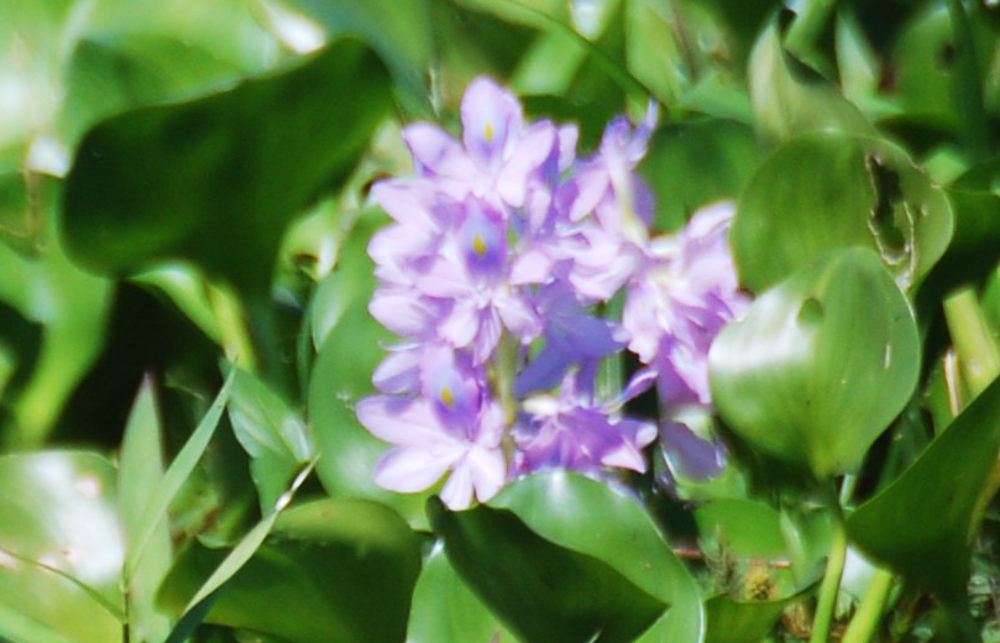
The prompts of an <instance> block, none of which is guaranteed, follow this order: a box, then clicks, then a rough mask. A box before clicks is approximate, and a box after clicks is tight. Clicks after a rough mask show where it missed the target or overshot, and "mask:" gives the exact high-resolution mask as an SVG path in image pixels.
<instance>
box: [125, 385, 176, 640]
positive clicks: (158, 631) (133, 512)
mask: <svg viewBox="0 0 1000 643" xmlns="http://www.w3.org/2000/svg"><path fill="white" fill-rule="evenodd" d="M160 435H161V429H160V420H159V417H158V414H157V404H156V398H155V397H154V392H153V384H152V381H151V380H150V379H149V378H148V377H147V378H146V379H144V380H143V383H142V388H140V389H139V395H138V396H137V397H136V400H135V404H134V405H133V406H132V412H131V413H130V414H129V419H128V423H127V424H126V426H125V436H124V437H123V439H122V447H121V457H120V460H119V463H118V513H119V515H120V516H121V521H122V528H123V531H124V533H125V543H126V547H127V549H128V550H129V551H131V550H132V549H133V548H134V547H135V546H136V544H137V538H138V537H139V535H140V530H141V528H142V519H143V514H144V510H145V508H146V503H147V502H148V500H149V498H150V497H151V496H152V495H153V494H154V493H155V491H156V487H157V486H158V485H159V484H160V482H161V480H162V479H163V453H162V447H161V445H160ZM170 562H171V548H170V529H169V525H168V523H167V517H166V515H161V516H160V519H159V521H158V522H157V523H156V526H155V528H154V531H153V533H152V534H151V535H150V537H149V542H148V544H147V545H146V555H145V556H143V557H142V558H141V559H140V560H139V562H138V564H137V565H136V566H135V568H134V569H131V570H130V572H131V576H129V577H126V578H123V582H124V586H125V591H126V598H127V600H128V615H129V619H128V628H129V637H130V639H134V640H136V641H162V640H163V639H164V638H166V636H167V634H168V633H169V631H170V621H169V620H168V619H167V617H166V616H165V615H164V614H161V613H159V611H158V610H157V609H156V605H155V597H156V589H157V588H158V587H159V586H160V583H161V582H162V581H163V578H164V577H165V576H166V574H167V570H168V569H169V568H170Z"/></svg>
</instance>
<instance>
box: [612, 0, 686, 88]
mask: <svg viewBox="0 0 1000 643" xmlns="http://www.w3.org/2000/svg"><path fill="white" fill-rule="evenodd" d="M679 23H680V21H679V20H677V15H676V13H675V12H674V11H673V10H672V9H670V7H669V5H668V3H666V2H659V1H657V0H627V1H626V5H625V33H626V38H625V57H626V60H627V62H628V70H629V71H630V72H632V74H634V75H635V77H636V78H637V79H638V80H639V81H641V82H643V83H645V84H646V86H647V87H649V88H650V90H652V92H653V94H654V95H655V96H656V98H657V100H659V101H661V102H663V103H664V104H667V105H673V104H675V103H676V102H677V97H678V96H679V95H680V93H681V87H682V84H683V83H684V82H685V81H686V78H685V77H686V75H687V71H688V70H687V69H686V65H685V63H684V59H683V57H682V55H681V48H680V47H679V46H678V43H677V41H676V39H675V37H674V33H675V30H677V29H681V28H683V25H681V24H679Z"/></svg>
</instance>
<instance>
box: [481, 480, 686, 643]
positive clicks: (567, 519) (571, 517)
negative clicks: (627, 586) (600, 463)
mask: <svg viewBox="0 0 1000 643" xmlns="http://www.w3.org/2000/svg"><path fill="white" fill-rule="evenodd" d="M490 505H491V506H494V507H501V508H504V509H509V510H511V511H513V512H514V514H515V515H516V516H517V517H518V518H520V519H521V520H523V521H524V523H525V524H526V525H527V526H528V527H529V528H530V529H531V530H532V531H534V532H535V533H537V534H538V535H539V536H542V537H543V538H545V539H547V540H549V541H551V542H553V543H555V544H557V545H559V546H561V547H565V548H567V549H570V550H572V551H575V552H580V553H583V554H587V555H588V556H593V557H594V558H596V559H598V560H600V561H602V562H603V563H606V564H607V565H610V566H611V567H612V568H613V569H614V570H615V571H617V572H618V573H620V574H621V575H622V576H624V577H625V578H627V579H628V580H629V581H630V582H632V583H634V584H635V585H636V586H637V587H639V588H641V589H642V590H643V591H644V592H647V593H648V594H649V595H650V596H653V597H655V598H657V599H659V600H660V601H663V602H664V603H666V604H667V605H669V607H668V608H667V612H666V614H664V615H663V616H662V617H661V618H659V619H658V620H657V622H656V623H655V625H653V627H652V628H650V630H649V631H648V632H646V634H644V635H643V637H642V638H641V640H643V641H677V642H678V643H683V642H685V641H699V640H700V637H701V635H702V632H703V618H704V615H703V613H702V606H701V601H700V599H699V597H698V586H697V584H696V583H695V582H694V579H693V578H692V577H691V575H690V574H689V573H688V571H687V568H686V567H685V566H684V564H683V563H682V562H681V561H680V560H679V559H678V558H677V557H676V556H674V553H673V550H672V549H671V547H670V544H669V543H668V542H667V541H666V540H665V539H664V537H663V535H662V534H661V533H660V531H659V529H658V528H657V527H656V525H655V524H654V523H653V521H652V520H651V519H650V517H649V515H648V514H647V513H646V511H645V510H644V509H643V507H642V505H641V504H639V502H638V501H637V500H636V499H635V498H634V497H632V496H631V495H629V494H628V493H626V492H624V491H622V490H619V489H615V488H612V487H611V486H609V485H607V484H605V483H602V482H598V481H596V480H592V479H590V478H587V477H585V476H582V475H579V474H576V473H569V472H564V471H553V472H549V473H541V474H535V475H531V476H527V477H524V478H521V479H519V480H516V481H514V482H512V483H511V484H509V485H508V486H507V487H505V488H504V490H503V491H501V493H500V494H499V495H498V496H497V497H496V498H494V499H493V500H492V501H490Z"/></svg>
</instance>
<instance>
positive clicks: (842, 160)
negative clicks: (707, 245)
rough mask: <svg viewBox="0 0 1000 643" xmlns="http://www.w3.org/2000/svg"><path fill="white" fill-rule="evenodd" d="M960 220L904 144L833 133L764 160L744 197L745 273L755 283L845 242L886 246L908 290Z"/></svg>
mask: <svg viewBox="0 0 1000 643" xmlns="http://www.w3.org/2000/svg"><path fill="white" fill-rule="evenodd" d="M952 218H953V217H952V211H951V206H950V205H949V203H948V199H947V198H946V197H945V195H944V193H943V192H942V191H941V189H940V188H938V187H936V186H934V185H933V184H932V183H931V182H930V180H929V179H928V178H927V177H926V175H924V174H923V173H922V172H920V171H919V170H918V169H917V168H916V167H915V166H914V165H913V164H912V162H911V161H910V159H909V157H908V156H907V155H906V153H905V152H903V151H902V150H901V149H900V148H898V147H896V146H895V145H892V144H890V143H888V142H886V141H880V140H876V139H870V138H865V137H860V136H851V135H847V134H842V133H835V132H824V133H814V134H809V135H805V136H802V137H799V138H797V139H795V140H793V141H790V142H789V143H787V144H785V145H783V146H782V147H780V148H779V149H778V150H777V151H776V152H775V153H774V154H772V155H771V156H770V157H768V158H767V160H765V161H764V163H763V164H762V165H761V166H760V167H759V169H758V170H757V172H756V173H755V174H754V176H753V178H752V179H750V183H749V184H748V185H747V187H746V190H745V191H744V193H743V196H742V198H741V200H740V203H739V207H738V210H737V213H736V218H735V220H734V222H733V228H732V233H731V240H732V244H733V253H734V256H735V258H736V262H737V265H738V267H739V273H740V278H741V281H742V283H743V284H744V285H746V286H748V287H749V288H751V289H754V290H762V289H764V288H766V287H768V286H771V285H773V284H774V283H776V282H778V281H780V280H781V279H784V278H785V277H787V276H788V275H789V274H791V273H792V272H793V271H795V270H797V269H799V268H801V267H803V266H805V265H806V264H808V263H810V262H811V261H813V260H814V259H815V258H816V257H817V256H819V255H820V254H822V253H824V252H826V251H829V250H833V249H835V248H841V247H845V246H867V247H869V248H872V249H874V250H876V251H878V252H879V254H880V255H881V257H882V260H883V262H885V263H886V265H887V266H889V268H890V269H891V270H892V272H893V273H894V275H895V276H896V280H897V282H898V283H899V284H900V285H901V286H903V287H904V288H909V287H910V285H913V284H916V283H918V282H919V281H920V279H921V278H922V277H923V276H924V275H926V274H927V272H928V271H929V270H930V269H931V267H932V266H933V265H934V264H935V262H937V260H938V259H940V257H941V255H942V254H943V253H944V251H945V248H947V246H948V241H949V239H950V238H951V234H952V226H953V223H952Z"/></svg>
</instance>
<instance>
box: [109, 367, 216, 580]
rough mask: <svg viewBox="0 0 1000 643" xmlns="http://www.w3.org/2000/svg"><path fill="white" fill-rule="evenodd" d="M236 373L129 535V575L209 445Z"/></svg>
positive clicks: (177, 457)
mask: <svg viewBox="0 0 1000 643" xmlns="http://www.w3.org/2000/svg"><path fill="white" fill-rule="evenodd" d="M234 376H235V371H234V372H231V373H230V374H229V377H227V378H226V383H225V384H223V386H222V389H221V390H219V394H218V395H217V396H216V397H215V400H214V401H213V402H212V405H211V406H210V407H209V408H208V411H207V412H206V413H205V416H204V417H203V418H202V420H201V422H199V423H198V426H197V427H196V428H195V430H194V431H193V432H192V433H191V437H189V438H188V440H187V441H186V442H185V443H184V446H183V447H182V448H181V450H180V451H179V452H178V453H177V456H176V457H175V458H174V460H173V462H171V463H170V466H169V467H167V471H166V472H165V473H164V474H163V477H162V478H161V479H160V481H159V483H158V484H157V485H156V488H155V489H154V490H153V492H152V493H151V494H150V496H149V498H148V500H147V502H146V503H145V505H144V506H145V509H144V512H143V514H142V518H141V520H140V521H139V522H138V524H137V525H136V527H135V536H134V537H131V538H130V548H129V552H128V560H127V561H126V570H125V574H126V577H131V576H132V575H133V571H132V570H134V569H136V566H137V565H138V563H139V561H140V560H141V558H142V556H143V553H144V550H145V549H146V547H147V546H148V545H149V543H150V542H151V541H152V540H153V539H154V537H155V534H156V529H157V525H158V524H159V523H160V521H161V520H162V519H163V517H164V516H166V513H167V508H168V507H169V506H170V501H171V500H173V499H174V496H176V495H177V492H178V491H180V489H181V487H182V486H183V485H184V483H185V482H186V481H187V479H188V477H189V476H190V475H191V473H192V472H193V471H194V469H195V467H196V466H197V464H198V460H200V459H201V456H202V454H203V453H204V452H205V449H206V448H207V447H208V443H209V441H210V440H211V439H212V435H213V434H214V433H215V429H216V427H217V426H218V424H219V418H220V417H221V416H222V411H223V409H224V408H225V407H226V403H227V402H228V401H229V389H230V387H231V386H232V382H233V378H234Z"/></svg>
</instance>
